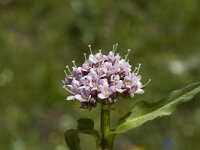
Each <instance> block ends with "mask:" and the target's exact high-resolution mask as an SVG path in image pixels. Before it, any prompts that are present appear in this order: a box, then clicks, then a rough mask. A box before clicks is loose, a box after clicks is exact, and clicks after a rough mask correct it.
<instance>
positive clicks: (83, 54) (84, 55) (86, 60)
mask: <svg viewBox="0 0 200 150" xmlns="http://www.w3.org/2000/svg"><path fill="white" fill-rule="evenodd" d="M83 55H84V57H85V61H87V56H86V53H83Z"/></svg>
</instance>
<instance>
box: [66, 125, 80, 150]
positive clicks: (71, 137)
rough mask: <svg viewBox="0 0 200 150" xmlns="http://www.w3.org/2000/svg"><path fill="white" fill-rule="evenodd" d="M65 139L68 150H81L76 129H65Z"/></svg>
mask: <svg viewBox="0 0 200 150" xmlns="http://www.w3.org/2000/svg"><path fill="white" fill-rule="evenodd" d="M65 141H66V143H67V145H68V147H69V149H70V150H81V147H80V139H79V135H78V131H77V130H74V129H70V130H67V131H65Z"/></svg>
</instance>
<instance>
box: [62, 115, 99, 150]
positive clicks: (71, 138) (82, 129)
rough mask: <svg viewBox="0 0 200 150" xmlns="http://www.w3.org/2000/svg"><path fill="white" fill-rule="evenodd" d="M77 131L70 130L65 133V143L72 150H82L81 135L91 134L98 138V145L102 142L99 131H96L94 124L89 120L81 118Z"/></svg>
mask: <svg viewBox="0 0 200 150" xmlns="http://www.w3.org/2000/svg"><path fill="white" fill-rule="evenodd" d="M77 122H78V127H77V130H75V129H70V130H67V131H65V141H66V143H67V145H68V147H69V149H70V150H81V147H80V138H79V133H84V134H89V135H92V136H94V137H95V138H96V143H97V146H98V144H99V143H98V142H99V140H100V135H99V132H98V131H97V130H94V122H93V120H91V119H88V118H81V119H79V120H78V121H77Z"/></svg>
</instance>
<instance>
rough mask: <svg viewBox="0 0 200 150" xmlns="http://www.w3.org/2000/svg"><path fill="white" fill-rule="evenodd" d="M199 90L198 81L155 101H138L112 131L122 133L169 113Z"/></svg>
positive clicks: (199, 84) (199, 83)
mask: <svg viewBox="0 0 200 150" xmlns="http://www.w3.org/2000/svg"><path fill="white" fill-rule="evenodd" d="M199 92H200V82H198V83H194V84H191V85H189V86H186V87H184V88H182V89H179V90H175V91H173V92H171V93H170V94H169V96H167V97H165V98H163V99H162V100H160V101H159V102H157V103H147V102H144V101H142V102H138V103H136V104H135V105H134V106H133V108H132V110H131V112H129V113H128V114H126V115H125V116H124V117H123V118H122V119H121V120H120V123H119V125H118V126H117V128H116V130H115V131H113V132H114V133H123V132H126V131H127V130H130V129H133V128H136V127H138V126H141V125H142V124H143V123H145V122H147V121H150V120H153V119H155V118H157V117H161V116H167V115H170V114H171V113H172V112H173V111H175V110H176V108H177V106H179V105H181V104H183V103H185V102H187V101H189V100H191V99H192V98H193V97H194V96H195V95H196V94H197V93H199Z"/></svg>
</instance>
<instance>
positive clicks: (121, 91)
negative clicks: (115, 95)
mask: <svg viewBox="0 0 200 150" xmlns="http://www.w3.org/2000/svg"><path fill="white" fill-rule="evenodd" d="M116 90H117V92H119V93H123V92H124V91H125V90H122V89H116Z"/></svg>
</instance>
